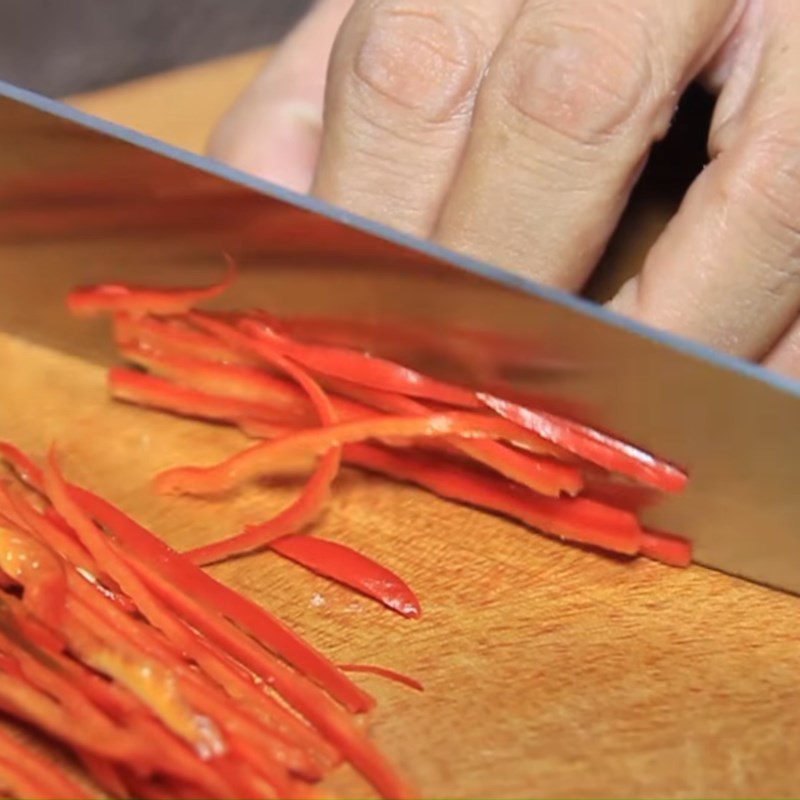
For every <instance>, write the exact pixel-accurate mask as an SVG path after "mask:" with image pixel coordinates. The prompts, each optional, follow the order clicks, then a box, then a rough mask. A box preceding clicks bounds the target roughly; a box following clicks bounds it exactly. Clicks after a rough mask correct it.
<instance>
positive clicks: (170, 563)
mask: <svg viewBox="0 0 800 800" xmlns="http://www.w3.org/2000/svg"><path fill="white" fill-rule="evenodd" d="M73 492H74V493H75V496H76V497H77V499H78V502H79V503H80V504H81V507H82V508H83V509H84V510H85V511H86V513H88V514H89V515H91V516H92V517H93V518H94V519H96V520H97V521H98V522H99V523H100V524H101V525H103V527H104V528H107V529H108V530H111V531H113V532H114V535H115V537H116V538H117V539H118V540H119V541H120V543H121V544H122V546H123V548H124V549H125V551H126V552H130V553H134V554H136V556H137V557H138V558H140V559H143V560H145V561H147V562H148V563H149V564H155V565H158V569H159V571H160V572H161V574H163V575H164V577H166V578H167V579H168V580H169V581H170V582H171V584H172V585H174V586H176V587H178V588H179V589H180V590H181V591H183V592H185V593H187V594H188V595H190V596H192V597H195V598H197V599H198V600H199V601H200V602H202V603H204V604H207V605H208V606H209V607H211V608H214V609H216V610H217V611H218V612H220V613H222V614H224V615H225V616H226V617H227V618H229V619H230V620H232V621H233V622H234V623H236V624H237V625H238V626H239V627H240V628H241V629H242V630H244V631H247V632H248V633H249V634H250V635H251V636H253V637H254V638H255V639H256V640H257V641H260V642H263V644H264V646H265V647H268V648H269V649H270V650H272V651H273V652H275V653H278V654H279V655H280V656H281V657H282V658H284V659H286V660H287V661H288V662H289V663H291V664H293V665H294V666H295V667H296V668H297V669H298V670H299V671H300V672H302V673H303V674H305V675H307V676H308V677H309V678H311V679H312V680H315V681H317V682H319V683H320V684H321V685H322V686H324V687H325V689H326V690H327V691H328V692H329V693H330V694H331V695H332V696H333V697H335V698H336V699H337V700H338V701H339V702H341V703H342V704H343V705H344V706H346V707H347V708H349V709H350V710H352V711H354V712H363V711H367V710H368V709H370V708H371V707H372V706H373V705H374V701H373V700H372V698H371V697H370V696H369V695H367V694H365V693H364V692H363V691H361V690H360V689H359V688H358V687H357V686H355V685H354V684H353V683H352V682H351V681H350V680H348V679H347V678H346V677H345V676H344V675H342V674H341V672H339V670H338V669H336V667H335V665H334V664H333V663H331V662H330V661H329V660H328V659H327V658H325V656H323V655H322V653H320V652H319V651H317V650H315V649H314V648H313V647H311V645H309V644H308V643H306V642H305V641H303V639H301V638H300V637H299V636H297V634H295V633H294V632H293V631H292V630H291V629H289V628H288V627H287V626H286V625H284V623H282V622H281V621H280V620H278V619H277V618H276V617H274V616H273V615H271V614H270V613H269V612H268V611H266V609H264V608H262V607H261V606H258V605H256V604H255V603H254V602H252V601H251V600H248V599H247V598H246V597H244V596H242V595H240V594H237V593H236V592H234V591H233V590H232V589H229V588H228V587H227V586H224V585H223V584H221V583H219V582H218V581H215V580H214V579H213V578H212V577H211V576H210V575H208V574H207V573H205V572H203V570H202V569H200V568H199V567H197V566H195V565H194V564H193V563H192V562H191V561H190V560H189V559H188V558H186V557H185V556H184V555H183V554H181V553H178V552H177V551H175V550H173V549H172V548H171V547H169V545H167V544H166V543H165V542H163V541H161V540H160V539H159V538H158V537H156V536H155V535H154V534H152V533H151V532H150V531H148V530H147V529H146V528H143V527H142V526H141V525H139V524H137V523H136V522H134V521H133V520H132V519H131V518H130V517H128V516H127V515H126V514H124V513H123V512H122V511H120V510H119V509H118V508H116V507H114V506H112V505H111V504H110V503H109V502H108V501H106V500H104V499H103V498H101V497H99V496H97V495H95V494H93V493H91V492H88V491H86V490H84V489H78V488H75V487H73Z"/></svg>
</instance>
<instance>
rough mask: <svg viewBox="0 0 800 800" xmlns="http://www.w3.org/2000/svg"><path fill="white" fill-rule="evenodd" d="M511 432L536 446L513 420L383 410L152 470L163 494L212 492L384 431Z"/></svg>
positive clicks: (405, 435) (430, 433)
mask: <svg viewBox="0 0 800 800" xmlns="http://www.w3.org/2000/svg"><path fill="white" fill-rule="evenodd" d="M456 435H458V436H483V437H489V438H503V437H512V436H514V437H516V438H517V439H518V440H522V441H524V442H525V443H526V444H528V445H530V446H532V447H535V446H541V447H542V448H543V449H545V450H548V449H549V445H547V444H546V443H544V444H541V443H542V440H541V438H540V437H539V436H538V435H536V434H530V433H526V432H524V431H520V430H519V429H518V428H517V427H516V426H515V425H514V424H513V423H511V422H507V421H506V420H501V419H500V418H498V417H488V416H484V415H481V414H474V413H471V412H464V411H455V412H451V413H446V414H432V415H430V416H427V417H407V416H386V417H376V418H375V419H368V420H357V421H355V422H344V423H340V424H339V425H329V426H326V427H322V428H311V429H308V430H305V431H301V432H300V433H298V434H296V435H293V436H288V437H285V438H283V439H277V440H275V441H271V442H262V443H260V444H256V445H253V446H252V447H249V448H247V449H246V450H243V451H241V452H239V453H236V454H235V455H233V456H231V457H230V458H228V459H226V460H225V461H222V462H221V463H219V464H217V465H215V466H211V467H178V468H175V469H170V470H167V471H165V472H162V473H160V474H159V475H158V476H156V480H155V486H156V490H157V491H159V492H160V493H162V494H200V495H202V494H213V493H219V492H224V491H228V490H230V489H232V488H234V487H236V486H237V485H239V484H241V483H243V482H244V481H247V480H250V479H251V478H255V477H258V476H259V475H261V474H263V473H264V472H265V471H266V472H269V471H271V470H272V471H274V469H275V467H276V465H280V464H281V463H282V462H284V461H287V460H288V461H289V462H290V463H296V462H297V460H298V459H299V458H302V457H304V456H305V457H308V456H316V455H320V454H321V453H323V452H325V451H326V450H328V449H329V448H331V447H333V446H337V445H344V444H350V443H355V442H360V441H364V440H366V439H383V438H388V437H403V438H408V437H445V436H448V437H452V436H456Z"/></svg>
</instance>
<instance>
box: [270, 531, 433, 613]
mask: <svg viewBox="0 0 800 800" xmlns="http://www.w3.org/2000/svg"><path fill="white" fill-rule="evenodd" d="M270 548H271V549H272V550H274V551H275V552H276V553H280V554H281V555H282V556H283V557H284V558H288V559H289V560H290V561H294V562H296V563H298V564H302V565H303V566H304V567H307V568H308V569H310V570H312V571H313V572H316V573H318V574H319V575H324V576H325V577H327V578H332V579H333V580H335V581H338V582H339V583H343V584H344V585H345V586H349V587H350V588H351V589H355V590H356V591H358V592H361V593H362V594H365V595H367V596H368V597H372V598H374V599H375V600H378V601H379V602H381V603H383V604H384V605H385V606H386V607H387V608H391V609H392V610H393V611H396V612H397V613H398V614H401V615H402V616H404V617H419V616H421V614H422V611H421V609H420V606H419V600H417V597H416V595H415V594H414V592H413V591H412V590H411V588H410V587H409V586H408V585H407V584H406V583H405V581H403V579H402V578H400V577H399V576H398V575H396V574H395V573H394V572H392V571H391V570H388V569H387V568H386V567H384V566H382V565H381V564H378V563H377V562H376V561H373V560H372V559H371V558H367V557H366V556H364V555H362V554H361V553H358V552H356V551H355V550H353V549H351V548H350V547H346V546H345V545H343V544H339V543H338V542H331V541H329V540H327V539H320V538H319V537H317V536H284V537H282V538H280V539H276V540H275V541H273V542H270Z"/></svg>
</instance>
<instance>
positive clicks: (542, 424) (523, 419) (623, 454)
mask: <svg viewBox="0 0 800 800" xmlns="http://www.w3.org/2000/svg"><path fill="white" fill-rule="evenodd" d="M477 397H478V398H480V400H481V401H482V402H483V403H484V404H485V405H486V406H487V407H488V408H491V409H492V410H493V411H495V412H496V413H497V414H499V415H500V416H501V417H503V418H504V419H507V420H510V421H511V422H514V423H516V424H517V425H519V426H520V427H521V428H524V429H525V430H528V431H532V432H533V433H536V434H538V435H539V436H541V437H542V438H543V439H546V440H547V441H549V442H553V444H557V445H558V446H559V447H562V448H563V449H564V450H567V451H569V452H570V453H573V454H575V455H577V456H580V457H581V458H583V459H585V460H586V461H590V462H591V463H593V464H597V465H598V466H601V467H603V468H604V469H607V470H609V471H611V472H617V473H619V474H620V475H627V476H628V477H630V478H634V479H636V480H638V481H640V482H642V483H645V484H648V485H650V486H654V487H656V488H658V489H663V490H665V491H669V492H678V491H680V490H681V489H683V488H684V486H685V485H686V482H687V480H688V479H687V476H686V474H685V473H684V472H683V471H682V470H680V469H678V467H675V466H673V465H672V464H668V463H667V462H665V461H661V460H659V459H657V458H654V457H653V456H652V455H650V454H649V453H645V452H644V451H643V450H639V449H638V448H637V447H633V445H629V444H626V443H625V442H622V441H619V440H618V439H613V438H612V437H610V436H606V435H605V434H602V433H600V432H599V431H595V430H593V429H591V428H587V427H586V426H584V425H579V424H578V423H575V422H571V421H569V420H565V419H562V418H561V417H557V416H555V415H553V414H548V413H545V412H542V411H535V410H533V409H530V408H525V407H524V406H520V405H517V404H516V403H512V402H509V401H508V400H503V399H502V398H499V397H494V396H493V395H487V394H482V393H478V395H477Z"/></svg>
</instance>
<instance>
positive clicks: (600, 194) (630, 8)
mask: <svg viewBox="0 0 800 800" xmlns="http://www.w3.org/2000/svg"><path fill="white" fill-rule="evenodd" d="M735 6H736V3H735V2H734V0H715V1H714V2H707V0H672V2H668V3H667V2H663V0H629V1H628V2H621V1H620V2H616V0H615V1H613V2H611V1H607V2H602V3H598V2H597V0H526V2H525V4H524V6H523V8H522V10H521V12H520V14H519V17H518V19H517V21H516V22H515V24H514V25H513V26H512V28H511V30H510V32H509V34H508V36H507V37H506V38H505V40H504V41H503V43H502V45H501V46H500V48H499V49H498V51H497V53H496V56H495V58H494V60H493V62H492V64H491V67H490V70H489V74H488V76H487V78H486V80H485V81H484V84H483V87H482V89H481V92H480V95H479V97H478V102H477V105H476V111H475V118H474V130H473V133H472V135H471V137H470V141H469V144H468V147H467V150H466V153H465V157H464V160H463V164H462V167H461V169H460V171H459V175H458V179H457V181H456V182H455V184H454V186H453V188H452V190H451V193H450V195H449V197H448V199H447V201H446V204H445V208H444V212H443V214H442V217H441V219H440V221H439V224H438V226H437V230H436V233H435V236H436V238H437V239H438V240H439V241H441V242H442V243H444V244H446V245H449V246H451V247H453V248H455V249H458V250H463V251H466V252H468V253H470V254H472V255H475V256H477V257H480V258H485V259H488V260H492V261H494V262H497V263H499V264H500V265H501V266H504V267H507V268H509V269H513V270H515V271H519V272H524V273H527V274H528V275H530V276H531V277H534V278H536V279H538V280H540V281H543V282H546V283H550V284H555V285H559V286H562V287H564V288H568V289H577V288H579V287H580V286H581V285H582V284H583V283H584V281H585V280H586V278H587V277H588V274H589V272H590V271H591V269H592V268H593V267H594V265H595V263H596V261H597V259H598V258H599V255H600V253H601V251H602V249H603V247H604V246H605V243H606V241H607V240H608V238H609V236H610V234H611V232H612V231H613V228H614V227H615V225H616V222H617V220H618V217H619V215H620V213H621V210H622V208H623V206H624V204H625V201H626V199H627V197H628V194H629V191H630V188H631V186H632V184H633V182H634V181H635V179H636V177H637V175H638V172H639V170H640V169H641V166H642V165H643V163H644V160H645V158H646V156H647V153H648V151H649V149H650V146H651V144H652V143H653V141H654V140H655V139H657V138H658V137H660V136H661V135H662V134H663V133H664V132H665V130H666V127H667V125H668V123H669V120H670V118H671V116H672V114H673V111H674V107H675V103H676V101H677V98H678V96H679V94H680V92H681V90H682V88H683V87H684V86H685V85H686V83H687V82H688V80H689V79H690V78H691V77H692V76H693V74H694V73H695V72H696V71H697V70H698V68H699V66H700V64H701V63H702V62H703V60H704V59H705V58H707V57H710V51H711V48H713V47H714V42H715V40H716V39H717V38H718V37H720V36H724V35H725V28H726V26H729V25H730V23H729V22H728V17H729V16H730V15H731V13H732V9H733V8H734V7H735Z"/></svg>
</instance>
